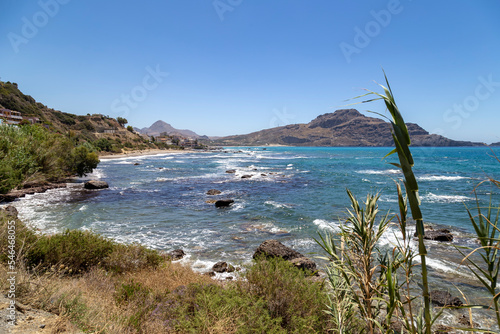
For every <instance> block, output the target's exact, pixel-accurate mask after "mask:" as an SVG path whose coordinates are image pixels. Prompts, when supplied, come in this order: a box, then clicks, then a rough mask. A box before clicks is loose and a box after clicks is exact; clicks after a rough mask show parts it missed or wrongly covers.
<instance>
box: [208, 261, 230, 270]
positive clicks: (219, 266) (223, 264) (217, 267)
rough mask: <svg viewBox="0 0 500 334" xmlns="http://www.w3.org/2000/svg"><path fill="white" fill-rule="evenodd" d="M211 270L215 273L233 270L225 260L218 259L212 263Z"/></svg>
mask: <svg viewBox="0 0 500 334" xmlns="http://www.w3.org/2000/svg"><path fill="white" fill-rule="evenodd" d="M212 270H213V271H215V272H216V273H226V272H227V273H232V272H233V271H234V267H233V266H232V265H230V264H229V263H227V262H223V261H220V262H217V263H216V264H214V266H213V267H212Z"/></svg>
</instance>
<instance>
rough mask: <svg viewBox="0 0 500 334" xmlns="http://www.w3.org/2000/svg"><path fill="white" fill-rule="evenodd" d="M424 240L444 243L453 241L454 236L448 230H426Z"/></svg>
mask: <svg viewBox="0 0 500 334" xmlns="http://www.w3.org/2000/svg"><path fill="white" fill-rule="evenodd" d="M414 236H415V237H417V236H418V235H417V232H415V234H414ZM424 239H426V240H434V241H442V242H449V241H453V234H451V233H450V231H449V230H447V229H444V228H443V229H440V230H435V231H433V230H425V232H424Z"/></svg>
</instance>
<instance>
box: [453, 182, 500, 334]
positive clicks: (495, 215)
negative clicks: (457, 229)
mask: <svg viewBox="0 0 500 334" xmlns="http://www.w3.org/2000/svg"><path fill="white" fill-rule="evenodd" d="M488 181H489V182H490V183H491V184H492V190H491V191H490V196H489V202H488V204H487V205H482V204H481V201H480V196H479V195H478V189H477V188H478V187H479V186H480V185H482V184H483V183H484V181H483V182H481V183H480V184H479V185H478V187H476V189H475V190H474V193H475V196H476V206H475V208H473V209H471V208H468V207H467V206H466V210H467V213H468V215H469V219H470V221H471V223H472V226H473V227H474V231H475V232H476V236H477V238H478V240H479V243H480V247H478V248H476V249H474V250H472V249H471V248H469V247H464V248H465V249H469V250H470V252H469V254H467V255H466V254H465V253H464V252H463V251H462V250H461V249H460V248H457V249H458V250H459V251H460V252H461V254H462V255H463V256H464V259H463V261H462V263H463V264H465V265H466V266H467V267H468V268H469V269H470V271H471V272H472V273H473V274H474V276H476V278H477V279H478V281H479V282H481V284H482V285H483V286H484V287H485V288H486V290H487V291H488V293H489V294H490V295H491V296H492V304H493V308H494V309H495V314H496V320H497V323H498V328H499V329H500V289H499V288H498V286H497V285H498V279H499V272H500V226H499V218H500V204H494V203H493V189H494V187H497V188H500V183H499V182H498V181H496V180H493V179H490V180H488ZM475 255H479V256H480V257H479V258H475V257H474V256H475ZM481 262H482V263H481Z"/></svg>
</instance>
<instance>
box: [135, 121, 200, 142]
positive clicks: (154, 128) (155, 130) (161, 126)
mask: <svg viewBox="0 0 500 334" xmlns="http://www.w3.org/2000/svg"><path fill="white" fill-rule="evenodd" d="M139 132H140V133H143V134H147V135H150V136H159V135H160V134H162V133H168V134H169V135H181V136H184V137H188V138H200V137H201V136H200V135H198V134H196V133H195V132H193V131H191V130H179V129H176V128H174V127H173V126H172V125H170V124H168V123H167V122H165V121H162V120H159V121H156V122H154V123H153V124H152V125H151V126H150V127H149V128H142V129H140V130H139Z"/></svg>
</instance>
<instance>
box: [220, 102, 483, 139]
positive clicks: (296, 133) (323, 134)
mask: <svg viewBox="0 0 500 334" xmlns="http://www.w3.org/2000/svg"><path fill="white" fill-rule="evenodd" d="M407 126H408V131H409V132H410V136H411V140H412V146H485V145H486V144H484V143H477V142H469V141H456V140H452V139H448V138H446V137H443V136H440V135H436V134H430V133H429V132H427V131H426V130H424V129H423V128H422V127H420V126H419V125H417V124H414V123H407ZM214 143H216V144H218V145H225V146H238V145H243V146H260V145H290V146H372V147H373V146H393V145H394V144H393V139H392V135H391V126H390V123H389V122H385V121H384V120H382V119H379V118H374V117H367V116H365V115H363V114H361V113H360V112H359V111H357V110H356V109H341V110H337V111H335V112H334V113H328V114H324V115H320V116H318V117H316V118H315V119H314V120H312V121H311V122H309V123H308V124H291V125H286V126H281V127H277V128H272V129H266V130H261V131H257V132H253V133H250V134H246V135H236V136H227V137H222V138H219V139H216V140H214Z"/></svg>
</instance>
